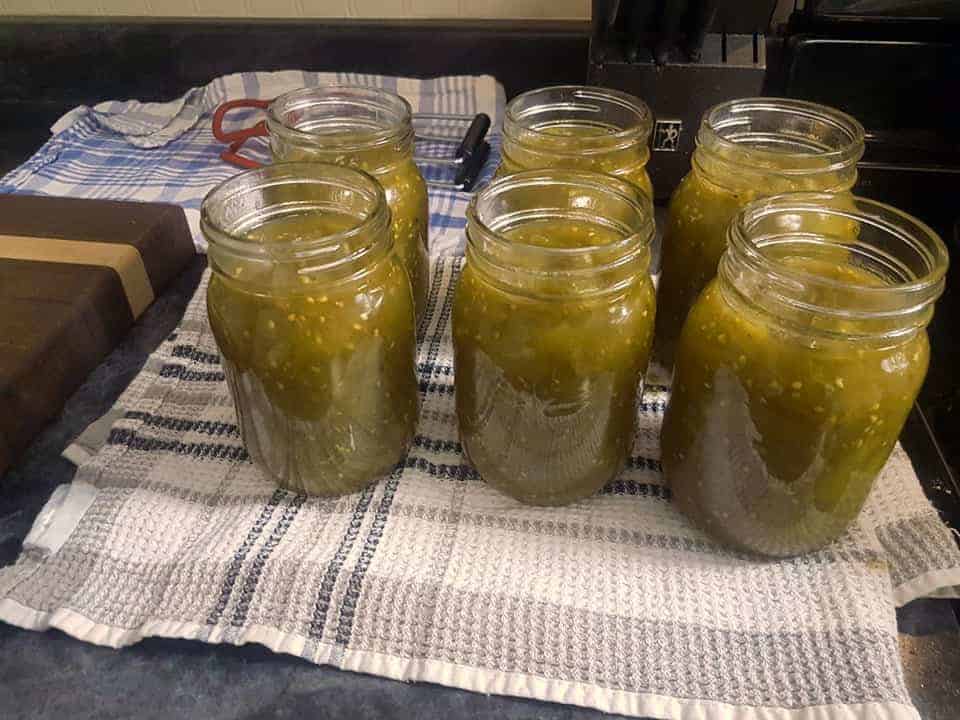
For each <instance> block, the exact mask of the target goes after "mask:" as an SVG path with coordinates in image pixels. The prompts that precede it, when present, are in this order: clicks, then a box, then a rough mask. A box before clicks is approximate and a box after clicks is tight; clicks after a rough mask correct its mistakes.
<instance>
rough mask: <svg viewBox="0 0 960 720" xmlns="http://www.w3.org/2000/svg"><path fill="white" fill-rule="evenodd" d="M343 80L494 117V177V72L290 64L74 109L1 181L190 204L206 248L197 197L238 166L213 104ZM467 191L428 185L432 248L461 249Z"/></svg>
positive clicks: (263, 152) (497, 102) (440, 108)
mask: <svg viewBox="0 0 960 720" xmlns="http://www.w3.org/2000/svg"><path fill="white" fill-rule="evenodd" d="M337 83H339V84H349V85H370V86H374V87H382V88H385V89H387V90H390V91H392V92H395V93H398V94H399V95H402V96H403V97H405V98H406V99H407V100H408V101H409V102H410V105H411V107H412V108H413V111H414V114H415V115H416V114H417V113H430V114H441V115H451V116H453V115H474V114H476V113H478V112H485V113H487V114H488V115H490V117H491V119H492V120H493V131H492V133H491V135H490V136H489V138H488V139H489V140H490V143H491V145H492V146H493V151H492V152H491V157H490V159H489V160H488V161H487V163H486V169H485V172H484V173H481V178H488V177H489V176H490V175H491V174H492V172H493V168H494V167H496V164H497V161H498V157H499V155H498V148H499V139H498V135H497V132H496V131H497V128H498V127H499V125H498V123H499V120H500V118H501V116H502V113H503V107H504V93H503V87H502V86H501V85H500V84H499V83H498V82H497V81H496V80H495V79H494V78H492V77H490V76H489V75H478V76H445V77H436V78H427V79H415V78H400V77H391V76H385V75H364V74H359V73H318V72H309V71H303V70H284V71H278V72H249V73H237V74H234V75H226V76H223V77H220V78H217V79H216V80H214V81H212V82H210V83H209V84H208V85H206V86H204V87H202V88H194V89H192V90H190V91H189V92H188V93H186V94H185V95H183V96H182V97H180V98H178V99H176V100H174V101H172V102H167V103H144V102H140V101H138V100H123V101H119V100H112V101H107V102H103V103H99V104H98V105H96V106H94V107H92V108H91V107H87V106H81V107H77V108H74V109H73V110H71V111H70V112H68V113H67V114H66V115H64V116H63V117H62V118H60V120H58V121H57V122H56V124H54V126H53V128H52V132H53V133H54V135H53V137H52V138H51V139H50V140H49V141H48V142H47V143H46V144H45V145H44V146H43V147H42V148H40V150H38V151H37V153H35V154H34V155H33V156H32V157H31V158H30V159H29V160H28V161H27V162H25V163H24V164H23V165H21V166H20V167H18V168H16V169H15V170H13V171H12V172H10V173H8V174H7V175H6V177H4V178H3V179H2V180H0V192H8V193H30V194H40V195H65V196H69V197H85V198H108V199H111V200H140V201H143V202H169V203H176V204H177V205H180V206H182V207H183V209H184V211H185V212H186V215H187V222H188V223H189V225H190V229H191V231H192V233H193V240H194V244H195V245H196V247H197V250H198V251H200V252H204V251H205V250H206V241H205V240H204V239H203V236H202V235H201V233H200V202H201V201H202V200H203V196H204V195H206V194H207V192H208V191H209V190H210V189H211V188H213V187H214V186H215V185H216V184H217V183H219V182H221V181H222V180H225V179H226V178H228V177H230V176H231V175H235V174H236V173H238V172H240V170H239V169H238V168H236V167H234V166H233V165H228V164H227V163H225V162H224V161H222V160H221V159H220V153H221V151H223V150H224V149H225V147H226V146H224V145H223V144H221V143H219V142H218V141H217V140H216V139H215V138H214V137H213V134H212V131H211V129H210V119H211V116H212V115H213V111H214V110H215V109H216V108H217V106H218V105H220V104H221V103H223V102H225V101H226V100H236V99H239V98H259V99H273V98H275V97H276V96H278V95H281V94H282V93H284V92H288V91H290V90H295V89H297V88H300V87H307V86H316V85H326V84H337ZM262 115H263V114H262V111H259V110H237V111H236V112H233V113H231V114H230V115H229V116H228V118H227V121H228V127H229V128H230V129H232V128H234V127H236V128H239V127H244V126H249V125H253V124H254V123H255V122H256V121H257V120H258V119H259V118H261V117H262ZM414 125H415V127H416V128H420V129H431V130H432V133H431V134H433V135H444V136H446V135H455V134H457V133H459V134H460V135H462V134H463V132H464V131H465V129H466V126H465V125H463V124H461V125H459V126H456V125H454V124H452V123H451V122H448V121H445V120H431V121H429V122H427V121H425V122H424V123H421V122H419V121H418V122H415V123H414ZM455 148H456V144H455V143H454V144H451V143H440V142H433V141H430V142H419V141H418V142H417V143H416V152H417V154H418V155H423V156H427V157H444V156H446V157H452V155H453V152H454V149H455ZM243 153H244V154H246V155H248V156H250V157H253V158H254V159H256V160H259V161H261V162H269V153H268V151H267V145H266V141H265V139H264V138H256V139H254V140H253V141H251V142H249V143H247V147H245V148H244V150H243ZM420 167H421V170H422V172H423V173H424V175H425V177H426V178H427V179H428V180H431V179H432V180H442V179H448V180H449V179H451V177H450V171H449V168H447V169H444V168H442V167H440V166H438V165H435V164H426V163H423V164H421V166H420ZM468 200H469V194H467V193H463V192H458V191H456V190H452V189H446V188H439V187H431V188H430V214H431V237H430V240H431V252H432V253H434V254H448V253H455V252H457V251H462V248H463V224H462V223H463V210H464V209H465V207H466V203H467V201H468Z"/></svg>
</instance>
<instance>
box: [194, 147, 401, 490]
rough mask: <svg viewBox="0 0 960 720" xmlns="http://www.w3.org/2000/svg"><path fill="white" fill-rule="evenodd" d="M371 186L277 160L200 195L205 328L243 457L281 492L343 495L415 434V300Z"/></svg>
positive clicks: (355, 176) (385, 466)
mask: <svg viewBox="0 0 960 720" xmlns="http://www.w3.org/2000/svg"><path fill="white" fill-rule="evenodd" d="M388 223H389V212H388V210H387V208H386V204H385V201H384V197H383V190H382V189H381V188H380V186H379V185H378V184H377V182H376V181H375V180H374V179H373V178H371V177H370V176H369V175H366V174H365V173H361V172H358V171H355V170H350V169H347V168H342V167H338V166H333V165H327V164H323V163H280V164H276V165H272V166H268V167H265V168H262V169H260V170H253V171H250V172H245V173H241V174H240V175H237V176H235V177H233V178H231V179H229V180H227V181H225V182H224V183H222V184H221V185H220V186H218V187H217V188H215V189H214V190H213V191H211V193H210V194H209V195H208V196H207V198H206V199H205V200H204V203H203V208H202V211H201V224H202V229H203V232H204V235H205V236H206V238H207V240H208V241H209V258H210V265H211V269H212V275H211V278H210V284H209V287H208V290H207V308H208V313H209V316H210V325H211V328H212V329H213V333H214V336H215V337H216V340H217V345H218V347H219V348H220V353H221V357H222V363H223V367H224V371H225V374H226V377H227V383H228V385H229V387H230V391H231V395H232V396H233V399H234V403H235V405H236V410H237V418H238V421H239V424H240V429H241V433H242V435H243V440H244V444H245V445H246V448H247V450H248V452H249V453H250V455H251V457H252V459H253V460H254V462H255V463H256V464H257V465H259V466H260V467H261V468H262V469H263V470H264V471H265V472H266V473H267V474H268V475H269V476H271V477H272V478H273V479H274V480H275V481H276V482H277V483H278V484H279V485H281V486H283V487H285V488H288V489H291V490H295V491H299V492H307V493H313V494H321V495H331V494H340V493H346V492H353V491H355V490H358V489H360V488H362V487H363V486H365V485H367V484H369V483H370V482H372V481H373V480H376V479H377V478H378V477H380V476H381V475H383V474H385V473H387V472H389V471H390V470H391V469H392V468H393V466H394V465H395V464H396V463H397V462H398V461H399V460H400V459H401V457H402V455H403V453H404V452H405V450H406V447H407V445H408V443H409V442H410V440H411V438H412V437H413V431H414V426H415V423H416V418H417V407H418V398H419V395H418V389H417V380H416V374H415V369H414V354H415V327H414V309H413V297H412V294H411V289H410V282H409V278H408V276H407V272H406V269H405V268H404V267H403V265H402V263H401V262H400V261H399V259H398V258H397V256H396V254H395V253H394V252H393V249H392V238H391V235H390V233H389V230H388Z"/></svg>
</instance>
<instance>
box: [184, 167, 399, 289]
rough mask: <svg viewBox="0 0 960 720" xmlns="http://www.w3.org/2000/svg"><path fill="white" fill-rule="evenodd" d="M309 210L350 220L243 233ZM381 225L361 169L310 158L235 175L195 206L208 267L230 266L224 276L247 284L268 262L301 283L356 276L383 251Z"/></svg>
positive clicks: (376, 194)
mask: <svg viewBox="0 0 960 720" xmlns="http://www.w3.org/2000/svg"><path fill="white" fill-rule="evenodd" d="M312 214H316V215H317V216H318V217H322V216H323V215H324V214H326V215H327V216H337V217H341V218H342V217H348V218H350V221H349V223H348V227H346V228H344V229H338V230H337V231H334V232H325V231H323V230H318V231H317V233H316V234H313V233H311V234H309V235H307V234H298V235H296V236H295V237H289V238H283V239H277V238H272V239H271V241H269V242H264V241H262V240H259V239H256V238H252V237H251V232H252V231H254V230H256V229H258V228H260V227H262V226H265V225H267V224H269V223H270V222H271V221H275V220H278V219H282V218H290V217H292V216H309V215H312ZM389 225H390V211H389V209H388V207H387V202H386V196H385V194H384V191H383V188H382V187H381V185H380V183H379V182H377V181H376V180H375V179H374V178H373V177H372V176H370V175H368V174H367V173H365V172H363V171H361V170H356V169H353V168H347V167H343V166H340V165H333V164H329V163H318V162H290V163H276V164H273V165H267V166H264V167H262V168H257V169H255V170H248V171H246V172H242V173H239V174H237V175H234V176H233V177H231V178H229V179H227V180H225V181H223V182H222V183H220V184H219V185H217V186H216V187H215V188H213V189H212V190H211V191H210V192H208V193H207V195H206V197H204V199H203V202H202V204H201V208H200V228H201V231H202V233H203V235H204V237H205V238H206V239H207V241H208V243H209V249H208V254H209V256H210V261H211V266H212V268H213V270H214V271H221V270H223V269H224V268H225V267H227V266H229V267H231V268H234V271H233V272H227V274H228V275H229V276H231V278H233V279H234V280H235V281H237V282H240V283H244V282H248V281H253V279H255V278H256V276H257V273H256V270H257V268H260V269H264V268H268V267H270V268H277V267H284V268H287V270H288V274H290V275H291V276H292V278H293V279H294V280H295V279H297V278H306V279H307V280H306V281H307V282H309V281H311V280H312V279H316V278H319V277H327V278H330V279H341V278H343V277H350V276H355V275H357V274H362V273H363V272H365V271H366V270H367V269H368V268H369V267H370V266H372V265H373V264H375V263H376V262H378V261H379V260H380V259H381V258H383V257H386V256H387V255H388V254H389V253H390V252H391V250H392V245H393V241H392V238H391V234H390V233H389V231H388V230H389ZM236 268H243V269H247V270H248V271H247V272H246V273H245V274H244V273H242V272H238V271H236ZM274 279H275V278H274Z"/></svg>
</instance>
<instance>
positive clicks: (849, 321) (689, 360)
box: [662, 193, 947, 556]
mask: <svg viewBox="0 0 960 720" xmlns="http://www.w3.org/2000/svg"><path fill="white" fill-rule="evenodd" d="M727 238H728V245H729V248H728V250H727V251H726V253H725V254H724V256H723V259H722V260H721V262H720V267H719V273H718V276H717V278H716V279H715V280H713V281H712V282H711V283H710V284H709V285H707V287H706V289H705V290H704V292H703V293H702V294H701V295H700V297H699V299H698V300H697V302H696V303H695V304H694V306H693V308H692V309H691V311H690V314H689V316H688V317H687V320H686V323H685V324H684V327H683V333H682V334H681V336H680V342H679V345H678V348H677V362H676V370H675V376H674V383H673V392H672V396H671V398H670V404H669V407H668V409H667V414H666V417H665V419H664V424H663V432H662V450H663V453H662V459H663V466H664V472H665V473H666V477H667V480H668V481H669V483H670V485H671V488H672V491H673V497H674V499H675V501H676V503H677V504H678V505H679V507H680V508H681V509H682V510H683V511H684V512H686V513H687V514H688V515H690V517H692V518H693V519H694V520H695V521H696V522H697V523H698V524H699V525H700V526H702V527H703V528H704V529H705V530H707V531H708V532H709V533H711V534H712V535H714V536H715V537H717V538H718V539H720V540H722V541H723V542H725V543H728V544H730V545H732V546H734V547H736V548H739V549H743V550H749V551H753V552H758V553H762V554H766V555H775V556H782V555H794V554H797V553H802V552H806V551H810V550H815V549H817V548H821V547H823V546H824V545H826V544H827V543H829V542H831V541H833V540H834V539H836V538H837V537H839V536H840V535H841V534H842V533H843V532H844V530H846V528H847V527H848V526H849V524H850V523H851V522H853V521H854V519H855V518H856V517H857V514H858V513H859V512H860V508H861V507H862V505H863V503H864V501H865V500H866V497H867V495H868V493H869V492H870V489H871V487H872V485H873V481H874V479H875V478H876V476H877V474H878V473H879V472H880V470H881V468H882V467H883V465H884V463H886V461H887V458H888V457H889V455H890V452H891V450H892V449H893V447H894V444H895V443H896V442H897V438H898V436H899V434H900V430H901V428H902V427H903V424H904V421H905V420H906V417H907V414H908V413H909V411H910V407H911V405H912V404H913V401H914V399H915V398H916V396H917V393H918V391H919V390H920V386H921V384H922V383H923V379H924V376H925V374H926V371H927V363H928V356H929V346H928V343H927V333H926V326H927V324H928V323H929V321H930V318H931V317H932V314H933V306H934V302H935V301H936V299H937V297H939V295H940V293H941V292H942V291H943V284H944V276H945V272H946V268H947V251H946V248H945V247H944V245H943V243H942V242H941V240H940V238H939V237H937V235H936V233H934V232H933V230H931V229H930V228H929V227H927V226H926V225H924V224H923V223H922V222H920V221H918V220H916V219H915V218H912V217H910V216H909V215H906V214H905V213H902V212H900V211H899V210H896V209H894V208H892V207H889V206H887V205H884V204H882V203H878V202H875V201H873V200H865V199H862V198H856V197H852V196H850V195H846V196H844V195H828V194H818V193H793V194H786V195H779V196H776V197H772V198H769V199H766V200H759V201H757V202H755V203H753V204H751V205H749V206H748V207H747V208H745V209H744V210H743V212H741V213H740V214H739V215H738V216H737V218H736V219H735V220H734V222H733V223H732V225H731V226H730V230H729V233H728V234H727Z"/></svg>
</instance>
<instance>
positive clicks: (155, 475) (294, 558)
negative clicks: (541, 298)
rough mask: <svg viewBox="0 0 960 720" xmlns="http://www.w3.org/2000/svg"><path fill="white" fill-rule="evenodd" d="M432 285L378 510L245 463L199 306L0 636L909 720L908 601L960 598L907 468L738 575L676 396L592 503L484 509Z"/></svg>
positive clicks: (40, 548)
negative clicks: (288, 484)
mask: <svg viewBox="0 0 960 720" xmlns="http://www.w3.org/2000/svg"><path fill="white" fill-rule="evenodd" d="M459 263H460V260H459V259H455V258H448V259H443V260H440V261H438V264H437V265H436V267H435V268H434V269H435V273H434V279H433V285H432V289H431V300H432V303H431V312H430V315H429V325H428V332H427V338H426V341H425V342H424V343H423V344H422V346H421V347H420V350H419V357H418V362H419V371H420V378H421V384H420V390H421V393H422V399H423V408H422V416H421V421H420V426H419V429H418V434H417V436H416V440H415V442H414V445H413V447H412V448H411V450H410V452H409V454H408V455H407V457H406V459H405V461H404V462H403V463H402V464H401V466H400V467H398V468H397V470H396V471H395V472H394V473H393V474H392V475H390V476H389V477H387V478H385V479H383V480H382V481H380V482H379V483H377V484H376V485H374V486H372V487H370V488H368V489H367V490H365V491H364V492H362V493H359V494H355V495H350V496H347V497H343V498H338V499H319V498H307V497H304V496H301V495H294V494H291V493H287V492H283V491H280V490H277V489H276V488H275V487H274V486H272V485H271V484H270V483H269V482H268V481H266V480H265V479H264V478H263V477H262V476H261V475H260V473H259V472H258V471H257V470H256V469H255V468H254V467H253V465H251V464H250V462H249V460H248V459H247V455H246V452H245V451H244V449H243V446H242V444H241V442H240V438H239V436H238V432H237V427H236V425H235V417H234V412H233V407H232V405H231V401H230V397H229V394H228V391H227V388H226V385H225V383H224V380H223V373H222V371H221V368H220V366H219V363H218V359H217V350H216V346H215V344H214V339H213V336H212V335H211V332H210V327H209V324H208V322H207V319H206V312H205V308H204V301H203V300H204V293H205V283H204V285H203V286H201V288H200V290H199V291H198V293H197V296H196V297H195V298H194V300H193V301H192V303H191V305H190V307H189V309H188V311H187V313H186V316H185V318H184V321H183V323H182V325H181V326H180V328H179V329H178V330H177V332H176V333H174V334H173V335H172V336H171V337H170V338H169V339H168V340H167V341H166V342H164V343H163V345H162V346H161V347H160V349H159V350H158V351H157V352H156V353H155V354H154V355H153V356H152V357H151V358H150V360H149V362H148V364H147V366H146V368H145V369H144V371H143V372H142V374H141V375H140V376H138V378H137V379H136V380H135V381H134V382H133V384H132V385H131V386H130V388H129V389H128V390H127V391H126V392H125V394H124V395H123V397H122V398H121V399H120V401H119V403H118V405H119V407H121V408H123V409H124V412H123V418H122V419H120V420H118V421H117V422H116V423H115V425H114V427H113V429H112V430H111V432H110V434H109V437H108V441H107V444H106V445H105V446H104V447H103V448H102V449H101V450H100V452H99V453H97V454H96V455H95V456H94V457H93V458H92V459H91V460H90V461H89V462H87V463H85V464H84V465H82V466H81V467H80V469H79V471H78V473H77V477H76V479H75V481H74V483H73V484H72V486H70V487H69V488H65V489H62V490H61V491H59V492H58V493H57V494H55V496H54V497H53V498H52V499H51V501H50V504H49V505H48V507H47V508H46V509H45V511H44V512H43V513H42V514H41V516H40V517H39V518H38V520H37V523H36V526H35V527H34V530H33V532H32V533H31V536H30V537H29V538H28V539H27V542H26V544H25V547H24V552H23V554H22V556H21V558H20V559H19V561H18V562H17V564H16V565H15V566H12V567H8V568H4V569H2V570H0V619H3V620H6V621H7V622H11V623H13V624H16V625H20V626H22V627H27V628H32V629H37V630H42V629H46V628H48V627H51V626H52V627H58V628H60V629H62V630H63V631H65V632H67V633H69V634H71V635H74V636H76V637H78V638H81V639H83V640H88V641H90V642H95V643H101V644H106V645H115V646H119V645H125V644H129V643H134V642H136V641H137V640H139V639H140V638H142V637H146V636H150V635H160V636H165V637H182V638H192V639H197V640H203V641H206V642H226V643H246V642H258V643H262V644H264V645H266V646H268V647H270V648H272V649H273V650H275V651H277V652H285V653H291V654H294V655H297V656H300V657H303V658H305V659H307V660H310V661H312V662H316V663H329V664H332V665H335V666H338V667H341V668H346V669H351V670H359V671H363V672H368V673H373V674H377V675H384V676H388V677H393V678H398V679H402V680H428V681H432V682H437V683H441V684H445V685H452V686H456V687H461V688H466V689H470V690H476V691H480V692H489V693H502V694H510V695H519V696H527V697H534V698H540V699H545V700H553V701H557V702H565V703H574V704H578V705H585V706H590V707H595V708H599V709H602V710H607V711H611V712H620V713H625V714H632V715H648V716H653V717H664V718H709V719H711V720H713V719H719V718H735V719H737V720H739V719H741V718H743V719H744V720H745V719H747V718H751V719H754V718H755V719H757V720H760V719H763V720H787V719H799V718H803V719H807V718H810V719H813V718H818V719H819V718H870V719H871V720H874V719H877V718H890V719H895V718H896V719H899V718H903V719H907V718H911V719H915V718H917V717H918V716H917V714H916V712H915V710H914V709H913V708H912V707H911V706H910V701H909V697H908V695H907V692H906V690H905V687H904V683H903V678H902V674H901V668H900V659H899V655H898V647H897V630H896V620H895V614H894V606H895V603H896V602H904V601H907V600H909V599H911V598H912V597H915V596H918V595H922V594H929V593H933V592H935V591H944V590H945V589H948V588H949V586H952V585H956V584H958V583H960V552H958V550H957V547H956V545H955V544H954V541H953V539H952V537H951V536H950V534H949V532H948V530H947V529H946V528H945V527H944V526H943V525H942V524H941V523H940V521H939V519H938V518H937V516H936V514H935V512H934V511H933V510H932V509H931V508H930V506H929V505H928V504H927V502H926V500H925V499H924V497H923V494H922V491H921V489H920V487H919V484H918V483H917V480H916V477H915V476H914V475H913V472H912V470H911V466H910V463H909V461H908V460H907V458H906V457H905V456H904V454H903V453H902V451H899V450H898V451H897V453H896V454H895V455H894V457H893V458H892V459H891V461H890V464H889V465H888V467H887V469H886V471H885V472H884V474H883V476H882V477H881V479H880V481H879V483H878V485H877V488H876V491H875V492H874V493H873V495H872V496H871V498H870V502H869V505H868V507H867V509H866V511H865V512H864V514H863V516H862V518H861V521H860V522H859V524H858V525H857V526H856V527H855V528H854V529H853V530H852V531H851V532H850V533H849V534H848V535H847V536H846V537H845V538H844V539H843V540H842V541H840V542H838V543H836V544H834V545H833V546H831V547H830V548H828V549H827V550H824V551H822V552H819V553H816V554H813V555H808V556H806V557H803V558H798V559H794V560H785V561H777V562H767V561H761V560H757V559H753V558H748V557H744V556H740V555H736V554H731V553H729V552H726V551H725V550H723V549H722V548H720V547H717V546H716V545H714V544H713V543H711V542H710V541H709V540H708V539H707V538H706V537H704V536H703V535H701V534H700V533H699V532H697V531H696V530H695V529H694V528H692V527H691V526H690V525H689V524H688V523H687V522H686V520H685V519H684V518H683V517H682V516H681V515H679V514H678V513H677V512H676V511H675V510H674V508H673V507H672V506H671V503H670V502H669V493H668V491H667V490H666V489H665V488H664V486H663V485H662V481H661V475H660V470H659V463H658V462H657V454H658V447H657V433H658V427H659V422H660V418H661V413H662V409H663V405H664V401H665V399H666V398H665V392H664V391H663V390H662V389H658V388H653V389H651V390H649V391H648V392H647V393H646V396H645V401H644V403H643V407H642V413H641V426H640V429H639V432H638V434H637V441H636V447H635V454H634V456H633V458H632V459H631V461H630V464H629V468H628V469H627V470H626V471H625V472H624V473H623V475H622V476H621V477H620V478H619V479H618V480H617V481H616V482H615V483H613V484H612V485H611V486H609V487H608V488H606V490H605V491H604V492H603V493H602V494H600V495H599V496H597V497H594V498H592V499H590V500H587V501H585V502H581V503H579V504H576V505H573V506H571V507H567V508H552V509H548V508H531V507H525V506H523V505H520V504H518V503H516V502H514V501H512V500H510V499H509V498H507V497H505V496H503V495H501V494H499V493H497V492H496V491H494V490H492V489H491V488H489V487H487V485H486V484H485V483H483V482H482V481H481V480H480V479H479V478H478V477H477V475H476V473H475V471H474V470H473V469H472V468H470V467H469V466H468V465H467V464H466V463H465V461H464V458H463V456H462V455H461V451H460V445H459V443H458V442H457V433H456V425H455V422H454V416H453V412H454V403H453V398H454V396H453V370H452V367H451V359H452V358H451V346H450V327H449V319H450V304H451V297H452V290H453V286H454V283H455V280H456V277H457V275H458V272H459V267H460V265H459Z"/></svg>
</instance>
